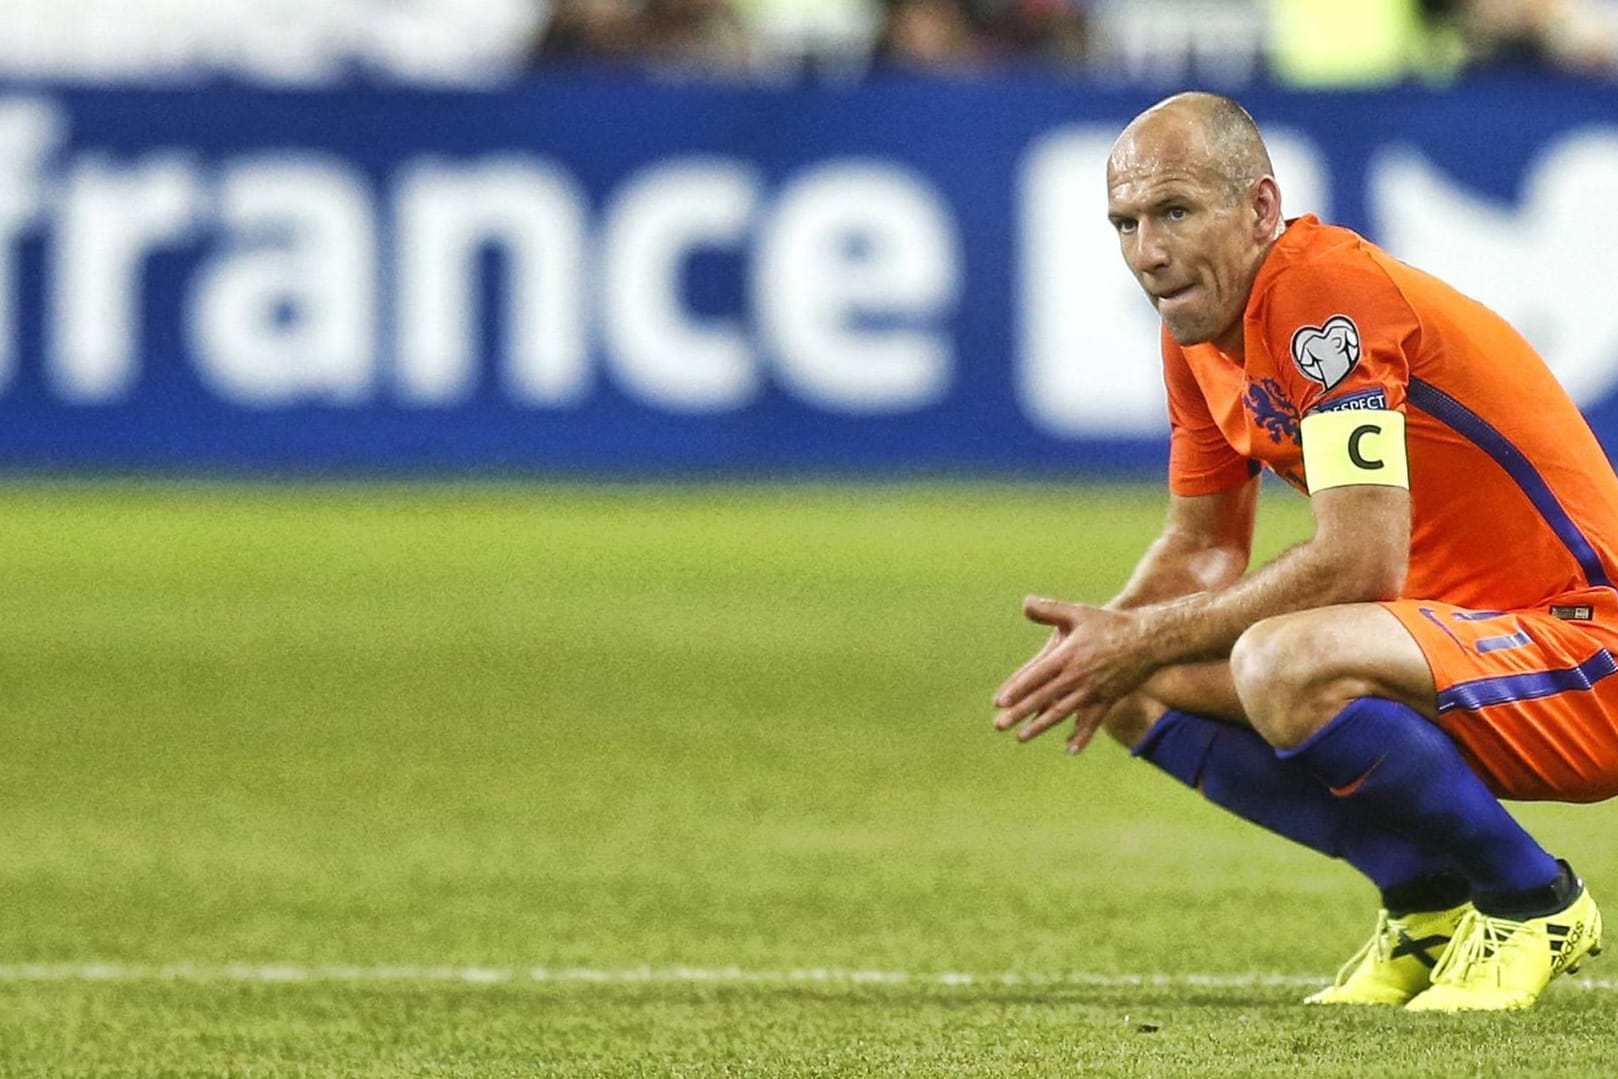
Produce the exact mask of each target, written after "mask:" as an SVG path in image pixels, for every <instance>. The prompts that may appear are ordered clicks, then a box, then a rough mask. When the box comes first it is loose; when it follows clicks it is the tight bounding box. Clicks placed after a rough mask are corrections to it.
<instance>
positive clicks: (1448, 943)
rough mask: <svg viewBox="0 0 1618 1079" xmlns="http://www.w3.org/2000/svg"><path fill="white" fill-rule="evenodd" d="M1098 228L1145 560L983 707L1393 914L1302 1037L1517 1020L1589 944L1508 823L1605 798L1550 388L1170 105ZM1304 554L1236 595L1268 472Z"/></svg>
mask: <svg viewBox="0 0 1618 1079" xmlns="http://www.w3.org/2000/svg"><path fill="white" fill-rule="evenodd" d="M1107 193H1108V216H1109V218H1110V220H1111V222H1112V225H1113V227H1114V229H1115V230H1116V232H1117V234H1118V241H1119V245H1120V247H1121V249H1122V252H1123V256H1124V261H1125V262H1126V263H1127V264H1128V266H1129V269H1130V271H1131V272H1132V273H1133V274H1134V275H1135V277H1136V279H1137V280H1138V281H1139V283H1140V285H1141V287H1142V288H1143V289H1144V290H1145V291H1146V294H1147V296H1148V297H1149V299H1150V300H1151V303H1152V305H1153V306H1154V307H1155V308H1156V309H1157V311H1158V314H1159V315H1160V316H1161V318H1162V321H1163V330H1164V333H1163V339H1162V354H1163V367H1164V378H1165V381H1166V383H1167V387H1168V397H1169V418H1170V426H1171V432H1172V433H1171V441H1170V454H1169V461H1170V464H1169V488H1170V503H1169V512H1168V520H1167V524H1166V526H1165V528H1164V531H1163V534H1162V536H1161V537H1160V538H1159V539H1158V540H1157V541H1156V542H1154V543H1153V544H1152V545H1151V546H1150V547H1149V548H1148V549H1147V551H1146V552H1145V554H1144V556H1143V557H1142V559H1141V561H1140V563H1139V565H1138V566H1137V568H1136V569H1135V572H1134V574H1133V575H1132V577H1131V578H1130V580H1129V581H1128V583H1127V584H1126V585H1125V586H1124V589H1123V591H1122V592H1121V593H1120V594H1119V595H1118V596H1117V597H1116V598H1114V599H1113V600H1112V601H1111V602H1110V603H1108V604H1107V605H1106V606H1104V607H1093V606H1085V605H1081V604H1074V603H1064V602H1059V601H1056V600H1050V599H1040V598H1029V599H1028V600H1027V601H1025V603H1024V608H1023V609H1024V613H1025V615H1026V616H1027V617H1028V618H1030V619H1032V620H1033V621H1035V622H1038V623H1040V624H1042V625H1046V626H1049V627H1052V630H1053V632H1052V635H1051V637H1050V639H1049V641H1048V642H1047V643H1046V645H1045V646H1044V648H1042V649H1041V650H1040V651H1039V652H1038V653H1037V654H1036V655H1035V656H1034V657H1033V658H1032V659H1030V660H1029V661H1028V662H1027V663H1026V664H1024V665H1023V667H1022V668H1021V669H1019V670H1018V671H1016V672H1015V673H1014V674H1013V675H1012V676H1011V677H1010V678H1008V679H1007V680H1006V682H1005V684H1004V685H1002V686H1001V687H1000V689H999V690H998V692H997V693H996V694H995V698H994V704H995V707H996V709H997V710H998V711H997V713H996V715H995V718H994V725H995V727H996V728H998V729H1000V730H1005V731H1009V730H1015V731H1016V732H1017V737H1018V738H1019V739H1020V740H1027V739H1030V738H1033V737H1035V736H1037V735H1039V734H1041V733H1042V732H1044V731H1047V730H1049V729H1051V728H1052V727H1054V726H1056V725H1058V724H1059V723H1062V722H1063V721H1064V720H1065V719H1066V718H1068V717H1073V719H1074V727H1073V731H1072V735H1071V737H1070V739H1069V741H1068V749H1069V751H1070V752H1073V753H1077V752H1079V751H1080V750H1081V749H1083V748H1084V746H1085V745H1086V744H1087V743H1088V742H1089V741H1090V739H1091V737H1092V736H1093V734H1094V733H1095V731H1096V730H1097V729H1098V728H1102V727H1105V729H1106V730H1107V731H1108V732H1109V733H1110V734H1111V735H1112V736H1114V737H1115V738H1117V739H1118V740H1120V741H1121V742H1123V743H1124V744H1125V745H1127V746H1129V747H1130V748H1131V750H1132V752H1133V753H1134V754H1135V755H1136V756H1139V757H1141V758H1144V759H1145V760H1147V761H1149V762H1151V763H1152V764H1154V765H1156V766H1157V767H1158V768H1160V769H1162V770H1163V771H1165V772H1167V773H1168V774H1170V775H1172V776H1174V777H1175V778H1177V779H1178V780H1180V781H1181V782H1183V783H1185V784H1186V785H1188V786H1190V787H1193V788H1195V789H1196V790H1198V791H1200V792H1201V793H1202V794H1203V795H1204V796H1206V797H1207V798H1209V799H1210V800H1212V801H1213V802H1215V803H1217V804H1219V805H1221V806H1224V807H1225V808H1226V809H1229V810H1231V811H1233V812H1235V813H1236V814H1238V815H1240V816H1242V817H1244V818H1246V819H1247V820H1250V821H1252V822H1254V823H1256V824H1259V825H1261V826H1263V827H1266V828H1268V829H1270V830H1272V831H1274V832H1277V833H1279V834H1281V835H1283V836H1286V837H1288V838H1290V839H1293V840H1296V841H1298V842H1300V843H1303V844H1305V845H1307V846H1309V847H1312V848H1313V849H1315V850H1318V851H1320V852H1321V853H1323V854H1326V855H1330V856H1333V857H1338V858H1342V859H1344V860H1345V861H1347V862H1348V863H1349V864H1351V865H1353V866H1354V867H1355V868H1356V869H1358V870H1359V871H1360V872H1362V873H1363V874H1365V876H1367V877H1368V878H1370V880H1371V881H1372V882H1373V883H1374V884H1375V885H1376V887H1377V888H1378V890H1379V891H1380V893H1381V905H1382V908H1383V909H1382V911H1381V914H1380V916H1379V918H1378V920H1377V924H1376V929H1375V931H1374V933H1373V936H1372V938H1371V940H1370V942H1369V943H1368V944H1367V945H1366V946H1365V947H1364V948H1363V949H1362V950H1361V951H1360V952H1359V953H1358V954H1356V955H1355V956H1354V957H1353V958H1352V959H1350V960H1349V962H1348V963H1347V965H1345V966H1344V968H1343V969H1342V971H1341V972H1340V973H1339V975H1338V977H1337V979H1336V982H1335V984H1333V985H1332V986H1330V987H1327V988H1325V989H1323V990H1321V991H1320V992H1318V993H1316V994H1314V995H1313V996H1311V997H1309V998H1308V1001H1309V1003H1314V1004H1381V1005H1402V1006H1404V1007H1405V1008H1407V1009H1412V1010H1417V1011H1441V1012H1453V1011H1470V1010H1486V1009H1507V1008H1523V1007H1527V1006H1529V1005H1531V1004H1533V1003H1534V1001H1535V1000H1536V999H1538V997H1539V995H1540V994H1541V992H1543V990H1544V989H1545V987H1546V985H1547V984H1548V983H1549V982H1550V980H1551V979H1552V978H1553V977H1555V976H1556V975H1557V974H1559V973H1562V972H1564V971H1568V970H1572V969H1574V968H1575V967H1576V966H1577V964H1578V963H1579V962H1580V961H1581V960H1582V959H1584V958H1585V957H1586V956H1587V955H1593V954H1595V953H1596V952H1597V951H1598V950H1599V945H1600V941H1601V914H1600V912H1599V910H1598V909H1597V908H1596V905H1595V902H1594V901H1593V900H1592V898H1591V896H1590V893H1589V892H1588V891H1587V890H1586V889H1585V887H1584V884H1583V882H1582V881H1580V879H1579V878H1578V876H1577V875H1576V874H1575V873H1574V872H1573V870H1572V869H1571V868H1570V867H1569V865H1568V863H1567V862H1565V861H1560V860H1558V859H1557V858H1555V857H1554V856H1552V855H1551V854H1550V853H1549V852H1547V851H1546V850H1545V849H1544V848H1543V847H1541V846H1540V844H1539V843H1538V842H1536V841H1535V840H1534V839H1533V837H1532V836H1530V835H1529V834H1528V833H1527V832H1526V831H1524V830H1523V828H1522V827H1521V826H1519V825H1518V824H1517V823H1516V822H1515V821H1514V820H1513V819H1512V817H1511V816H1510V815H1509V814H1508V813H1507V811H1506V809H1505V808H1504V806H1502V804H1501V802H1500V801H1499V799H1500V798H1510V799H1551V800H1557V801H1568V802H1587V801H1596V800H1599V799H1603V798H1608V797H1611V796H1612V795H1613V794H1615V793H1618V678H1614V677H1612V676H1613V675H1614V674H1615V673H1618V659H1615V658H1614V657H1615V655H1618V592H1615V591H1614V586H1613V582H1614V580H1615V579H1618V477H1615V476H1614V474H1613V470H1612V468H1611V466H1610V465H1609V463H1608V461H1607V458H1606V456H1605V455H1604V453H1603V452H1602V449H1601V446H1600V445H1599V444H1598V443H1597V441H1596V439H1595V437H1594V435H1593V434H1592V433H1591V432H1590V429H1589V427H1588V426H1587V425H1586V423H1585V422H1584V420H1583V418H1582V417H1581V416H1580V415H1579V413H1578V411H1577V409H1576V408H1575V407H1574V405H1573V403H1572V402H1571V401H1570V400H1569V398H1568V397H1567V395H1566V393H1564V392H1563V390H1562V389H1561V388H1560V386H1559V385H1558V384H1557V383H1556V381H1555V379H1554V378H1553V377H1552V375H1551V373H1550V371H1549V370H1548V369H1547V368H1546V366H1545V364H1544V363H1543V361H1542V360H1541V359H1540V357H1539V356H1538V355H1537V354H1535V352H1534V350H1533V349H1532V348H1531V347H1530V346H1529V345H1528V343H1527V342H1526V341H1524V340H1523V338H1522V337H1521V336H1520V335H1519V334H1518V333H1517V332H1516V331H1514V330H1513V329H1512V328H1511V327H1510V326H1509V325H1508V324H1507V323H1506V322H1505V321H1504V320H1502V319H1501V318H1500V317H1499V316H1497V315H1495V314H1494V313H1493V312H1491V311H1490V310H1489V309H1488V308H1486V307H1484V306H1483V305H1482V304H1479V303H1477V302H1475V301H1473V300H1471V299H1468V298H1467V297H1465V296H1463V295H1461V294H1460V293H1458V292H1457V291H1455V290H1454V289H1453V288H1451V287H1449V286H1448V285H1446V284H1444V283H1443V282H1442V281H1439V280H1437V279H1436V278H1434V277H1432V276H1430V275H1428V274H1425V273H1423V272H1421V271H1420V270H1417V269H1414V268H1412V267H1410V266H1407V265H1405V264H1404V263H1401V262H1399V261H1397V260H1396V259H1393V258H1392V257H1390V256H1389V255H1387V254H1386V253H1385V252H1383V251H1381V250H1380V249H1378V248H1377V247H1376V246H1374V245H1373V244H1371V243H1369V242H1368V241H1366V240H1365V239H1363V238H1362V237H1360V236H1358V235H1356V234H1355V233H1353V232H1350V231H1348V230H1346V229H1342V228H1335V227H1332V226H1329V225H1325V224H1322V223H1321V222H1320V221H1318V220H1316V219H1315V218H1314V217H1312V216H1305V217H1300V218H1297V219H1294V220H1290V221H1289V220H1286V219H1285V218H1283V216H1282V210H1281V193H1280V191H1279V189H1278V188H1277V186H1276V182H1275V179H1274V177H1273V175H1272V168H1271V165H1270V160H1269V155H1268V153H1267V152H1266V150H1265V148H1264V143H1263V140H1262V138H1261V137H1260V135H1259V132H1258V129H1257V128H1256V127H1255V125H1254V123H1253V120H1252V118H1251V117H1250V116H1248V114H1247V113H1246V111H1245V110H1243V109H1242V108H1241V106H1240V105H1238V104H1237V103H1236V102H1234V101H1232V100H1230V99H1228V98H1225V97H1220V96H1217V95H1212V94H1201V93H1191V94H1181V95H1176V96H1174V97H1171V98H1169V99H1167V100H1166V101H1163V102H1161V103H1159V104H1158V105H1156V106H1154V107H1153V108H1151V109H1149V110H1147V111H1146V112H1144V113H1142V114H1141V115H1140V116H1138V117H1136V118H1135V120H1134V121H1132V122H1131V123H1130V124H1129V126H1128V127H1127V128H1126V129H1125V130H1124V132H1123V134H1122V135H1121V136H1119V138H1118V141H1117V143H1116V145H1115V146H1114V148H1113V151H1112V154H1111V157H1110V158H1109V160H1108V163H1107ZM1261 468H1268V469H1270V470H1271V471H1273V472H1274V473H1275V474H1276V475H1278V476H1280V477H1281V478H1282V479H1283V480H1285V481H1286V482H1287V483H1289V484H1291V485H1292V486H1293V487H1296V488H1297V489H1298V490H1300V491H1302V492H1304V493H1305V494H1307V495H1308V496H1309V497H1310V504H1311V509H1312V512H1313V515H1314V520H1315V530H1314V535H1313V536H1312V538H1310V539H1309V540H1308V541H1307V542H1304V543H1302V544H1299V545H1298V546H1296V547H1294V548H1292V549H1291V550H1289V551H1287V552H1285V553H1284V554H1282V555H1281V556H1280V557H1279V558H1277V559H1275V560H1274V561H1273V562H1270V563H1268V564H1266V565H1263V566H1261V567H1258V568H1257V569H1255V570H1254V571H1253V572H1251V573H1249V572H1247V567H1248V558H1249V554H1250V546H1251V538H1252V533H1253V522H1254V513H1255V508H1256V505H1257V500H1258V496H1259V483H1260V481H1259V478H1258V476H1259V473H1260V470H1261Z"/></svg>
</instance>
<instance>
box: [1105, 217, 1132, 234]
mask: <svg viewBox="0 0 1618 1079" xmlns="http://www.w3.org/2000/svg"><path fill="white" fill-rule="evenodd" d="M1111 221H1112V227H1113V228H1114V229H1117V230H1118V231H1119V232H1120V233H1129V232H1134V231H1135V219H1134V218H1133V217H1114V218H1112V219H1111Z"/></svg>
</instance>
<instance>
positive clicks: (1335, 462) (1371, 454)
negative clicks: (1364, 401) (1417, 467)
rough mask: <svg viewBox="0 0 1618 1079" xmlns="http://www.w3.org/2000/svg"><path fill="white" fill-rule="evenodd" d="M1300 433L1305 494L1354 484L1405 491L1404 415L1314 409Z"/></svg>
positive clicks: (1407, 478) (1407, 480)
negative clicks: (1306, 484) (1396, 488)
mask: <svg viewBox="0 0 1618 1079" xmlns="http://www.w3.org/2000/svg"><path fill="white" fill-rule="evenodd" d="M1300 434H1301V435H1302V436H1303V469H1304V475H1305V476H1306V477H1307V479H1308V483H1309V493H1310V494H1314V493H1315V492H1316V491H1324V490H1327V489H1328V488H1332V487H1350V486H1353V485H1355V484H1371V485H1374V486H1377V487H1402V488H1404V489H1406V490H1409V488H1410V466H1409V462H1408V460H1407V458H1406V457H1405V418H1404V413H1402V412H1394V411H1391V410H1387V409H1365V410H1356V411H1342V412H1316V413H1312V414H1310V415H1308V416H1305V417H1304V418H1303V426H1302V429H1301V431H1300Z"/></svg>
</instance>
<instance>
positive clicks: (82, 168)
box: [46, 154, 202, 404]
mask: <svg viewBox="0 0 1618 1079" xmlns="http://www.w3.org/2000/svg"><path fill="white" fill-rule="evenodd" d="M201 197H202V196H201V181H200V180H199V178H198V176H197V170H196V167H195V166H194V165H193V164H192V162H191V161H190V159H188V158H185V157H181V156H178V155H167V156H154V157H149V158H147V159H145V160H144V161H142V162H141V163H140V164H138V165H135V166H132V167H130V168H120V167H119V166H117V165H114V164H113V163H112V162H111V161H110V160H108V159H107V158H106V157H104V156H101V155H90V154H87V155H84V156H82V157H80V158H79V159H78V160H77V161H76V162H75V163H74V165H73V167H72V168H71V169H69V170H68V173H67V176H66V178H65V179H64V181H63V188H62V193H61V202H60V208H59V211H58V212H59V215H60V216H59V219H58V221H57V226H56V228H55V229H54V230H53V231H52V232H51V234H50V245H49V246H50V255H51V263H52V270H53V273H52V274H51V277H50V286H49V301H48V302H49V308H50V311H49V330H50V333H51V340H52V344H53V346H54V348H53V352H52V356H51V359H50V363H49V365H48V367H47V370H46V376H47V379H48V381H49V382H50V383H51V385H52V386H53V387H54V388H55V390H56V392H57V394H58V395H59V396H61V397H62V398H63V399H64V400H67V401H72V402H76V403H80V404H110V403H112V402H114V401H116V400H118V399H119V398H121V397H123V396H124V395H125V394H126V393H127V392H128V390H129V388H130V386H131V384H132V383H133V381H134V379H135V377H136V374H137V371H136V366H135V359H136V357H137V356H138V355H139V346H140V344H141V341H142V335H141V324H142V319H141V318H140V317H139V316H140V315H142V314H143V305H142V303H141V299H142V296H143V291H144V284H145V272H146V259H147V257H148V256H149V255H150V254H151V253H152V252H153V251H154V250H155V249H157V248H159V247H162V246H164V245H167V244H172V243H174V242H175V241H177V240H179V239H181V238H182V237H184V236H185V235H187V234H188V233H189V231H190V230H191V227H192V226H193V225H194V224H195V219H196V215H197V213H198V209H199V203H200V200H201Z"/></svg>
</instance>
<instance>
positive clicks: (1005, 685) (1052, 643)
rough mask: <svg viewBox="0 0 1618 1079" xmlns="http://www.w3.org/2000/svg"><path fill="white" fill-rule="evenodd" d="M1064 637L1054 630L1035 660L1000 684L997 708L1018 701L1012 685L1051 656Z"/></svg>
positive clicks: (1018, 669) (995, 704)
mask: <svg viewBox="0 0 1618 1079" xmlns="http://www.w3.org/2000/svg"><path fill="white" fill-rule="evenodd" d="M1064 636H1066V635H1065V634H1064V633H1063V632H1062V631H1061V630H1059V629H1058V630H1053V631H1052V632H1051V635H1050V638H1049V639H1048V640H1046V642H1045V644H1044V646H1043V647H1041V648H1040V650H1039V651H1038V652H1035V653H1034V655H1033V658H1032V659H1030V660H1029V661H1028V662H1027V663H1024V664H1023V665H1022V666H1021V667H1018V668H1017V669H1016V670H1014V671H1012V672H1011V676H1010V677H1009V678H1007V679H1006V680H1005V681H1004V682H1002V683H1000V688H999V689H997V690H995V691H994V700H993V704H994V706H995V707H996V708H1005V707H1007V706H1008V705H1010V704H1011V702H1012V701H1014V700H1016V699H1017V698H1016V696H1013V695H1011V693H1010V690H1011V687H1012V685H1013V684H1014V683H1015V682H1016V681H1017V680H1018V679H1019V678H1022V677H1023V676H1024V675H1025V674H1027V673H1028V672H1029V671H1030V670H1032V669H1033V668H1034V667H1035V666H1036V665H1037V664H1038V663H1039V662H1040V661H1041V660H1043V659H1044V658H1045V657H1046V656H1049V655H1050V654H1051V653H1052V652H1054V651H1055V650H1056V648H1057V646H1058V645H1060V644H1061V643H1062V638H1063V637H1064Z"/></svg>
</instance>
